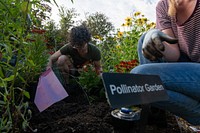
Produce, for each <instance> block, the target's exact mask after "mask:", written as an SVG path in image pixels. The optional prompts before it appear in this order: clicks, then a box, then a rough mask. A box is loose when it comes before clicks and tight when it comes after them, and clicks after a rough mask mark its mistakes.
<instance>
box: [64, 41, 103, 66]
mask: <svg viewBox="0 0 200 133" xmlns="http://www.w3.org/2000/svg"><path fill="white" fill-rule="evenodd" d="M60 52H61V54H62V55H68V56H70V57H71V58H72V60H73V65H74V67H76V68H79V67H82V66H83V65H85V64H86V63H88V62H93V61H100V59H101V52H100V50H99V49H98V48H97V47H96V46H95V45H93V44H91V43H88V52H87V54H86V55H85V56H84V57H82V56H80V54H79V53H78V51H77V50H76V49H74V48H73V47H72V46H71V45H70V44H66V45H64V46H63V47H62V48H61V49H60Z"/></svg>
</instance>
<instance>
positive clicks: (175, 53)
mask: <svg viewBox="0 0 200 133" xmlns="http://www.w3.org/2000/svg"><path fill="white" fill-rule="evenodd" d="M162 32H163V33H165V34H167V35H169V36H171V37H174V38H175V36H174V33H173V32H172V30H171V29H165V30H163V31H162ZM164 45H165V51H164V52H162V53H163V55H164V58H165V59H166V60H167V61H177V60H178V59H179V57H180V50H179V46H178V44H177V43H176V44H169V43H167V42H164Z"/></svg>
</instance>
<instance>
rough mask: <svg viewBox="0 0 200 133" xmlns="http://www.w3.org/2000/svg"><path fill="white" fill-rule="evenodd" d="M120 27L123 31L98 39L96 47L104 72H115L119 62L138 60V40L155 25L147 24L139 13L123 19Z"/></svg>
mask: <svg viewBox="0 0 200 133" xmlns="http://www.w3.org/2000/svg"><path fill="white" fill-rule="evenodd" d="M122 27H123V28H124V30H123V31H120V30H119V29H118V30H117V32H116V33H115V34H114V35H110V36H107V37H106V38H103V40H102V39H99V44H98V46H99V48H100V49H101V52H102V64H103V70H104V71H105V72H109V71H115V72H117V71H116V70H117V69H116V67H115V66H117V65H118V64H120V62H129V61H131V60H138V55H137V44H138V40H139V38H140V36H141V35H142V34H143V33H144V32H145V31H147V30H149V29H150V28H154V27H155V23H153V22H149V21H148V19H147V18H145V17H144V15H141V13H140V12H135V13H134V14H133V16H132V17H127V18H126V19H125V23H123V24H122ZM133 67H135V66H132V68H133ZM129 70H131V68H129ZM124 72H128V71H124Z"/></svg>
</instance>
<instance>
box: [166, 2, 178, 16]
mask: <svg viewBox="0 0 200 133" xmlns="http://www.w3.org/2000/svg"><path fill="white" fill-rule="evenodd" d="M168 2H169V9H168V15H169V16H171V17H174V16H176V6H177V0H168Z"/></svg>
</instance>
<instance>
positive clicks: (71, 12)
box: [59, 7, 79, 43]
mask: <svg viewBox="0 0 200 133" xmlns="http://www.w3.org/2000/svg"><path fill="white" fill-rule="evenodd" d="M59 16H60V17H61V19H60V32H61V37H62V38H65V39H66V40H64V42H65V43H66V42H67V38H66V36H67V35H68V32H69V29H70V28H71V27H72V26H74V23H75V21H74V19H75V18H76V17H77V16H79V14H78V13H76V10H75V9H74V8H71V9H65V8H64V7H61V8H60V10H59Z"/></svg>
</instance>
